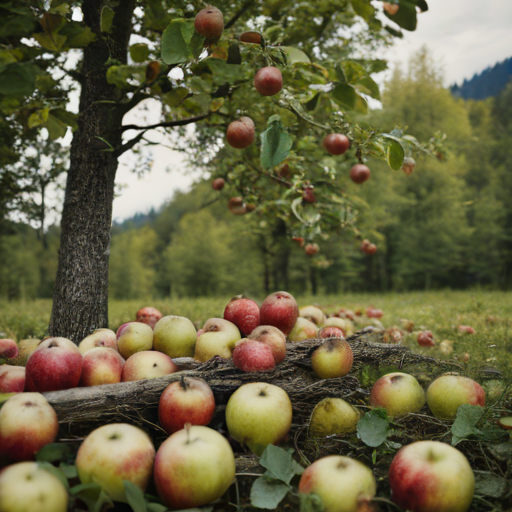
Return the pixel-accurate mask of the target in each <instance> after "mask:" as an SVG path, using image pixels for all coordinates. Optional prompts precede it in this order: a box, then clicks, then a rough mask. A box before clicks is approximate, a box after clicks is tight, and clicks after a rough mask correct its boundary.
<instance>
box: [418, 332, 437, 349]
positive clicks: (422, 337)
mask: <svg viewBox="0 0 512 512" xmlns="http://www.w3.org/2000/svg"><path fill="white" fill-rule="evenodd" d="M435 344H436V343H435V341H434V338H433V336H432V331H421V332H419V333H418V345H420V346H421V347H433V346H434V345H435Z"/></svg>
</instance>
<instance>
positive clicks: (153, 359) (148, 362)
mask: <svg viewBox="0 0 512 512" xmlns="http://www.w3.org/2000/svg"><path fill="white" fill-rule="evenodd" d="M177 371H178V367H177V366H176V365H175V364H174V362H173V360H172V359H171V358H170V357H169V356H168V355H166V354H164V353H163V352H158V351H156V350H143V351H142V352H137V353H136V354H133V355H132V356H130V357H129V358H128V359H127V360H126V362H125V363H124V366H123V373H122V375H121V382H131V381H135V380H143V379H157V378H158V377H163V376H164V375H169V374H170V373H174V372H177Z"/></svg>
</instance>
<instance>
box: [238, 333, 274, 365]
mask: <svg viewBox="0 0 512 512" xmlns="http://www.w3.org/2000/svg"><path fill="white" fill-rule="evenodd" d="M233 363H234V365H235V366H236V367H237V368H238V369H239V370H242V371H243V372H264V371H268V370H273V369H274V368H275V366H276V362H275V360H274V355H273V354H272V349H271V348H270V347H269V346H268V345H267V344H265V343H262V342H261V341H257V340H250V339H248V338H243V339H241V340H239V341H237V342H236V344H235V349H234V350H233Z"/></svg>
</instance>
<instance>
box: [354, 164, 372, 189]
mask: <svg viewBox="0 0 512 512" xmlns="http://www.w3.org/2000/svg"><path fill="white" fill-rule="evenodd" d="M369 178H370V169H369V167H368V166H366V165H364V164H356V165H354V166H353V167H352V169H350V179H351V180H352V181H353V182H354V183H357V184H358V185H360V184H361V183H364V182H365V181H366V180H368V179H369Z"/></svg>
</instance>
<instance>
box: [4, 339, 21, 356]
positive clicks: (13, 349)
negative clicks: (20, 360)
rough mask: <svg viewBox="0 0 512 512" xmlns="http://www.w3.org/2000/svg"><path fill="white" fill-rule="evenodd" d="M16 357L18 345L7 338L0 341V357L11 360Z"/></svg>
mask: <svg viewBox="0 0 512 512" xmlns="http://www.w3.org/2000/svg"><path fill="white" fill-rule="evenodd" d="M17 355H18V345H17V344H16V342H15V341H14V340H10V339H7V338H4V339H1V340H0V357H5V358H6V359H12V358H13V357H16V356H17Z"/></svg>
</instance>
